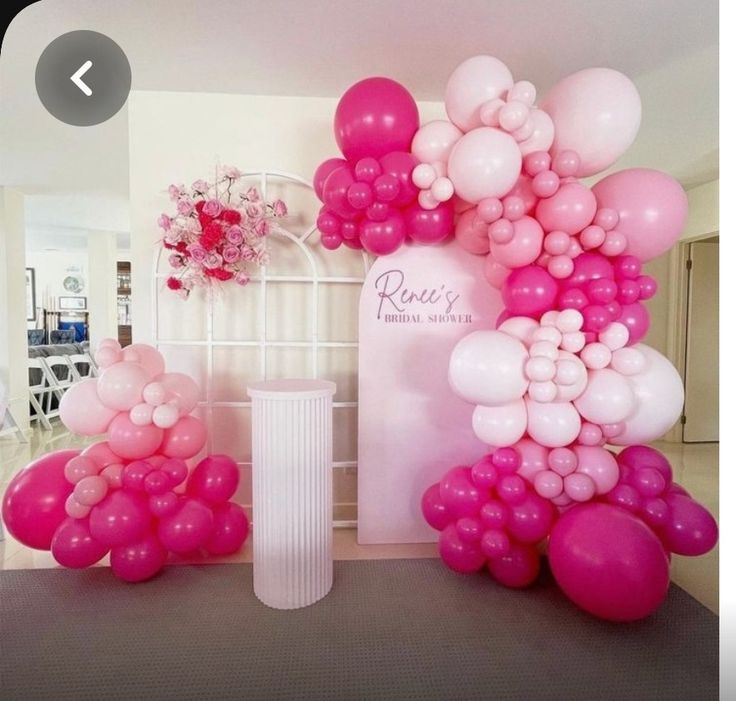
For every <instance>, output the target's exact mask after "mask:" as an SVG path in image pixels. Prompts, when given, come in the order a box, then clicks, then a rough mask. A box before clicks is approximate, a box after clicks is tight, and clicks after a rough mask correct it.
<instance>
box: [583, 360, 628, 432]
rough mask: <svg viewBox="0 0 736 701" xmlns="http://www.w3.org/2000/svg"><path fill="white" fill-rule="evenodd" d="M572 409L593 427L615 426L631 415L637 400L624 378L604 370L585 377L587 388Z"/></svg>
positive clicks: (592, 371)
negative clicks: (599, 425)
mask: <svg viewBox="0 0 736 701" xmlns="http://www.w3.org/2000/svg"><path fill="white" fill-rule="evenodd" d="M575 406H576V408H577V410H578V411H579V412H580V414H581V416H582V417H583V418H584V419H587V420H588V421H591V422H592V423H594V424H615V423H618V422H619V421H624V420H625V419H627V418H628V417H629V416H631V415H632V414H633V412H634V410H635V408H636V397H635V396H634V389H633V387H632V386H631V384H630V382H629V380H628V379H627V378H626V377H624V376H623V375H622V374H621V373H618V372H616V371H615V370H611V369H610V368H604V369H602V370H591V371H590V372H589V373H588V385H587V386H586V388H585V391H584V392H583V393H582V394H581V395H580V396H579V397H578V398H577V399H576V400H575Z"/></svg>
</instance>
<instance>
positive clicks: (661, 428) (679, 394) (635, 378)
mask: <svg viewBox="0 0 736 701" xmlns="http://www.w3.org/2000/svg"><path fill="white" fill-rule="evenodd" d="M632 347H633V348H635V349H636V350H638V351H639V352H640V353H642V354H643V355H644V358H645V360H646V364H645V366H644V369H643V370H642V371H641V372H640V373H638V374H636V375H631V376H630V377H627V378H626V380H627V381H628V382H629V383H630V384H631V386H632V388H633V392H634V395H635V397H636V408H635V410H634V412H633V413H632V414H631V416H629V417H628V418H627V420H626V428H625V430H624V431H623V433H621V434H620V435H618V436H615V437H614V438H611V440H610V442H611V443H613V444H614V445H636V444H639V443H642V444H644V443H649V442H651V441H654V440H657V439H658V438H661V437H662V436H663V435H664V434H665V433H667V431H669V430H670V429H671V428H672V426H673V425H674V424H675V422H676V421H677V420H678V419H679V418H680V415H681V413H682V406H683V403H684V400H685V393H684V389H683V385H682V380H681V379H680V376H679V374H678V373H677V370H676V369H675V367H674V365H672V363H671V362H670V361H669V360H668V359H667V358H665V357H664V356H663V355H662V354H661V353H659V352H658V351H656V350H654V348H650V347H649V346H646V345H644V344H643V343H638V344H637V345H635V346H632ZM606 423H611V422H606Z"/></svg>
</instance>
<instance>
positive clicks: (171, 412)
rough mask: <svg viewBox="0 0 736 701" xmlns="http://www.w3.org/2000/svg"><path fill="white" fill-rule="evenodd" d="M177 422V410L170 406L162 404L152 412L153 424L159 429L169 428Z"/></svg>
mask: <svg viewBox="0 0 736 701" xmlns="http://www.w3.org/2000/svg"><path fill="white" fill-rule="evenodd" d="M178 420H179V410H178V409H177V408H176V407H175V406H172V405H171V404H162V405H161V406H157V407H156V408H155V409H154V410H153V423H154V425H155V426H158V427H159V428H171V427H172V426H173V425H174V424H175V423H176V422H177V421H178Z"/></svg>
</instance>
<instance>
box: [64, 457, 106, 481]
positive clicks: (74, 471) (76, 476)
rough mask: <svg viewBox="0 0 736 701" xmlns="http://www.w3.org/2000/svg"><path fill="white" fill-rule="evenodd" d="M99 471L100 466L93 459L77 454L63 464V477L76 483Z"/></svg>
mask: <svg viewBox="0 0 736 701" xmlns="http://www.w3.org/2000/svg"><path fill="white" fill-rule="evenodd" d="M99 471H100V468H99V466H98V465H97V463H96V462H95V461H94V460H92V459H91V458H88V457H85V456H83V455H77V457H75V458H72V459H71V460H70V461H69V462H68V463H67V464H66V465H65V466H64V477H66V480H67V482H71V483H72V484H77V482H79V481H80V480H83V479H84V478H85V477H91V476H92V475H96V474H97V473H98V472H99Z"/></svg>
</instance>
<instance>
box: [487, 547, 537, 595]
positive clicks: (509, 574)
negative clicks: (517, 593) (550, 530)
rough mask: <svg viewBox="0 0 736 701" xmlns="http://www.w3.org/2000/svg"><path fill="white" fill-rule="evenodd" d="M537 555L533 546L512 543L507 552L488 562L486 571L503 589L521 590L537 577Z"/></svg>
mask: <svg viewBox="0 0 736 701" xmlns="http://www.w3.org/2000/svg"><path fill="white" fill-rule="evenodd" d="M539 567H540V566H539V553H538V552H537V549H536V548H535V547H534V546H533V545H525V544H523V543H512V544H511V548H510V550H509V552H508V553H507V554H506V555H502V556H501V557H494V558H492V559H490V560H488V571H489V572H490V573H491V575H492V576H493V578H494V579H496V580H497V581H498V582H499V583H500V584H503V585H504V586H505V587H511V588H512V589H521V588H523V587H528V586H529V585H530V584H533V583H534V582H535V581H536V579H537V577H538V576H539Z"/></svg>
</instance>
